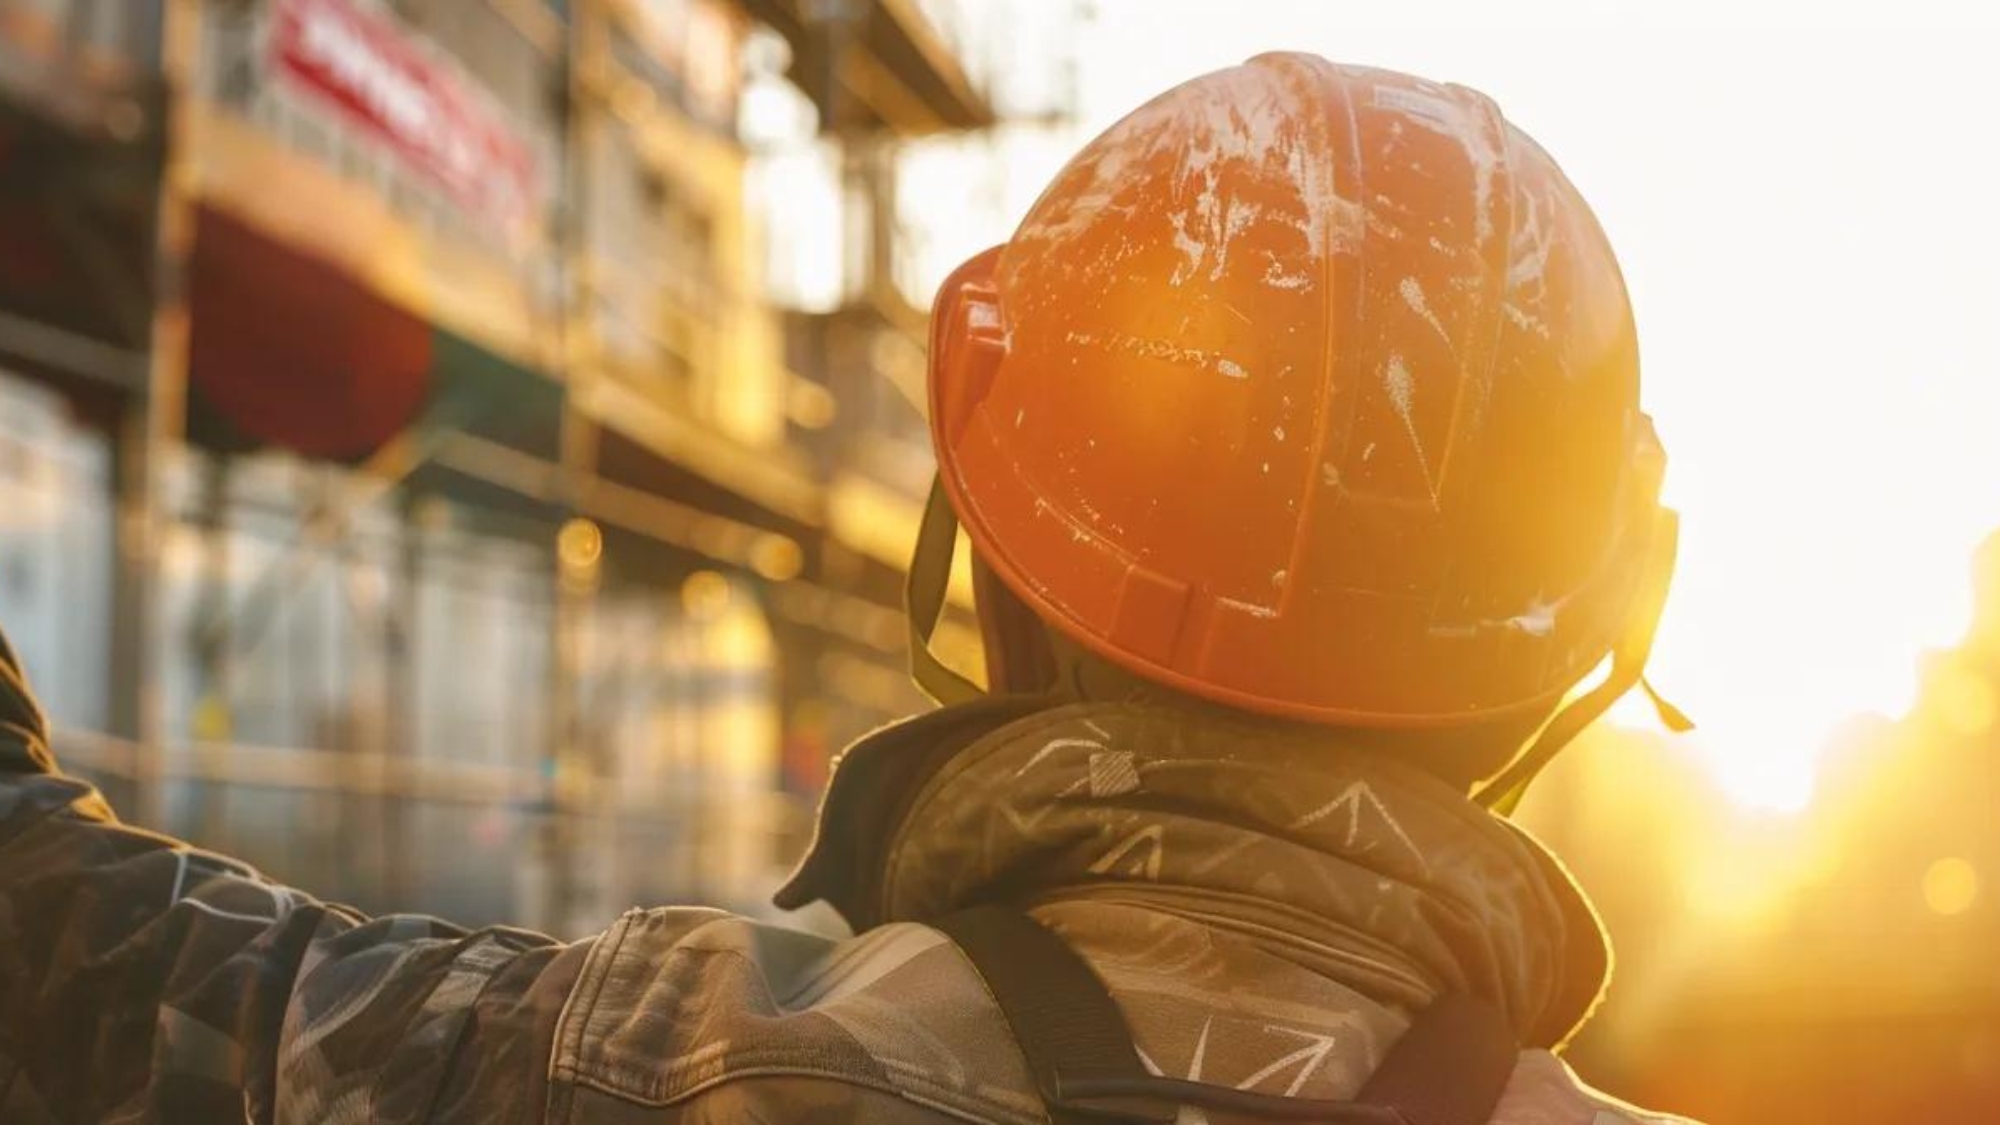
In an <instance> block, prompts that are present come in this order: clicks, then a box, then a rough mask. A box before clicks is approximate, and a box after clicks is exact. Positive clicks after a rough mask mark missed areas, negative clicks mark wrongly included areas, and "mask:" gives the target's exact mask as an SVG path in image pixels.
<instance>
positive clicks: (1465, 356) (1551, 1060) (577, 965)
mask: <svg viewBox="0 0 2000 1125" xmlns="http://www.w3.org/2000/svg"><path fill="white" fill-rule="evenodd" d="M933 322H934V328H933V337H932V348H931V356H930V363H931V368H930V393H931V424H932V428H933V431H934V436H935V439H936V451H937V459H938V465H939V484H938V487H937V490H936V491H935V493H934V496H933V503H932V507H931V510H930V514H929V516H928V518H927V519H926V522H925V527H924V533H923V537H922V542H921V543H920V545H919V548H918V555H917V558H916V560H915V563H914V565H913V568H912V578H911V589H910V599H911V606H910V608H911V621H912V640H913V649H914V652H915V654H916V666H917V671H918V674H919V678H920V679H921V680H922V681H923V682H924V683H925V684H926V685H927V686H928V687H930V688H931V689H932V691H933V692H934V694H936V695H938V696H939V697H941V699H942V700H944V701H945V702H947V703H948V704H949V705H948V706H945V707H943V708H941V709H939V710H937V711H934V712H932V713H929V714H925V715H922V716H919V717H917V718H913V719H911V720H909V721H907V722H905V723H902V724H899V725H896V726H892V727H890V728H887V729H885V730H882V731H880V732H878V733H876V734H874V735H871V736H869V737H867V738H864V739H863V740H861V741H860V742H859V743H858V744H856V745H855V746H853V747H852V748H851V749H849V750H848V751H847V753H846V754H845V756H844V757H843V759H842V761H841V763H840V764H839V766H838V768H837V769H836V771H835V775H834V778H833V780H832V782H831V787H830V789H829V791H828V793H827V796H826V800H825V804H824V807H823V810H822V814H821V819H820V824H819V831H818V834H817V837H816V839H815V840H814V842H813V845H812V848H811V850H810V853H809V854H808V855H807V856H806V858H805V860H804V861H803V863H802V864H801V865H800V867H799V869H798V871H797V873H796V875H795V877H794V878H793V880H792V882H791V884H790V885H789V886H787V887H786V888H785V889H784V891H783V892H782V893H781V895H780V899H779V901H780V903H781V905H786V906H796V905H804V904H807V903H810V902H813V901H815V900H823V901H825V902H827V903H829V904H831V905H832V906H833V907H835V908H837V909H838V910H839V912H840V913H841V914H842V915H844V916H845V917H846V918H847V920H848V921H849V922H850V923H852V925H853V928H854V930H855V933H856V936H854V937H852V938H850V939H847V940H844V941H832V940H827V939H823V938H820V937H816V936H809V935H806V934H801V933H795V932H790V931H786V930H781V929H776V928H771V927H767V926H763V925H759V924H756V923H753V922H750V921H748V920H745V919H742V918H737V917H732V916H730V915H727V914H724V913H720V912H717V911H713V910H705V909H692V908H659V909H641V910H634V911H632V912H630V913H628V914H626V915H625V916H624V917H623V918H621V919H619V920H618V921H617V922H616V923H615V924H614V925H612V927H611V928H610V929H608V930H607V931H605V932H604V933H603V934H601V935H599V936H597V937H595V938H593V939H590V940H586V941H582V942H577V943H574V944H563V943H559V942H555V941H552V940H550V939H547V938H544V937H539V936H536V935H533V934H529V933H524V932H520V931H516V930H505V929H493V930H484V931H479V932H476V933H468V932H466V931H464V930H461V929H458V928H455V927H453V926H450V925H448V924H446V923H443V922H439V921H435V920H432V919H428V918H421V917H405V916H398V917H387V918H378V919H374V920H369V919H367V918H363V917H359V916H357V915H356V914H354V913H353V912H351V911H348V910H346V909H343V908H341V907H338V906H333V905H329V904H325V903H321V902H317V901H315V900H313V899H311V898H309V897H307V896H305V895H303V894H300V893H298V892H296V891H293V890H290V889H287V888H284V887H280V886H276V885H273V884H271V883H269V882H267V881H265V880H263V879H261V878H260V877H259V876H257V875H256V874H255V873H254V872H252V871H250V870H248V869H247V868H245V867H243V866H242V865H240V864H237V863H235V862H233V861H230V860H227V859H224V858H221V857H219V856H215V855H211V854H208V853H205V852H201V851H197V850H195V849H193V848H190V847H188V846H187V845H184V844H181V843H178V842H176V841H173V840H170V839H166V838H163V837H160V836H155V835H151V834H149V833H146V832H143V831H140V830H137V829H134V828H129V827H125V826H123V825H120V824H119V823H118V822H117V821H116V820H115V819H113V817H112V814H111V813H110V812H109V810H107V809H106V807H105V806H104V804H103V802H102V801H101V800H100V799H99V797H98V796H97V794H96V793H95V792H94V791H93V790H91V789H90V788H89V787H88V786H87V785H84V784H83V783H81V782H78V781H76V780H73V779H69V778H66V777H63V776H62V775H61V774H60V773H59V772H58V771H57V768H56V765H55V763H54V762H53V760H52V759H51V757H50V755H49V752H48V749H47V738H46V732H45V731H44V729H43V726H42V724H41V720H40V719H39V717H38V715H37V713H36V710H35V708H34V705H33V703H32V701H31V699H30V697H29V695H28V691H27V688H26V686H25V683H24V681H23V680H22V678H21V676H20V673H19V672H18V670H17V669H16V668H15V667H14V665H13V662H12V660H11V657H9V658H8V659H7V660H6V661H5V662H4V663H5V665H6V674H5V689H4V692H0V696H4V700H0V708H4V711H5V716H6V719H5V721H6V726H5V728H4V735H0V1119H4V1120H5V1121H7V1122H10V1123H22V1125H27V1123H35V1122H44V1121H50V1122H54V1121H63V1122H70V1121H140V1120H169V1121H220V1120H238V1119H244V1120H254V1121H273V1120H275V1121H284V1122H362V1121H368V1122H418V1121H425V1122H429V1121H443V1122H460V1121H467V1122H469V1121H548V1122H578V1123H582V1122H591V1123H596V1122H618V1123H637V1122H660V1123H665V1122H686V1123H693V1122H748V1121H769V1122H778V1121H784V1122H846V1121H866V1122H888V1123H896V1122H910V1123H914V1122H939V1123H942V1122H953V1121H955V1122H1040V1121H1050V1122H1055V1123H1058V1125H1071V1123H1080V1122H1154V1123H1167V1122H1176V1121H1178V1122H1183V1123H1188V1122H1207V1123H1210V1125H1226V1123H1235V1122H1263V1121H1316V1122H1385V1123H1386V1122H1402V1123H1408V1125H1418V1123H1421V1125H1475V1123H1479V1122H1488V1121H1491V1122H1499V1123H1504V1125H1618V1123H1634V1122H1644V1121H1658V1120H1661V1119H1660V1118H1656V1117H1649V1116H1647V1115H1645V1114H1642V1113H1640V1112H1638V1111H1635V1110H1633V1109H1631V1108H1629V1107H1627V1106H1624V1105H1622V1104H1619V1103H1617V1102H1615V1101H1613V1100H1611V1099H1608V1098H1606V1097H1604V1096H1602V1095H1600V1094H1597V1093H1595V1092H1593V1091H1592V1090H1591V1089H1589V1088H1588V1087H1586V1086H1584V1085H1583V1084H1582V1083H1580V1082H1579V1081H1578V1080H1577V1079H1576V1078H1575V1077H1574V1076H1573V1075H1572V1074H1571V1073H1570V1072H1569V1070H1568V1069H1567V1068H1566V1067H1565V1065H1564V1064H1563V1063H1562V1062H1561V1061H1559V1060H1558V1058H1557V1056H1556V1055H1555V1054H1553V1053H1552V1051H1554V1050H1555V1049H1557V1048H1558V1047H1559V1046H1560V1045H1561V1044H1562V1043H1563V1042H1564V1040H1565V1039H1566V1038H1567V1037H1568V1036H1569V1035H1570V1034H1571V1033H1572V1032H1573V1031H1574V1030H1575V1029H1576V1027H1577V1025H1578V1024H1579V1022H1580V1021H1581V1020H1582V1019H1583V1018H1584V1016H1585V1015H1586V1013H1588V1012H1589V1010H1590V1009H1591V1007H1592V1005H1593V1004H1594V1003H1595V1002H1596V1000H1597V998H1598V995H1599V992H1600V990H1601V989H1602V987H1603V984H1604V978H1605V972H1606V965H1607V961H1608V956H1607V952H1606V946H1605V940H1604V937H1603V935H1602V934H1601V933H1600V931H1599V927H1598V925H1597V923H1596V921H1595V920H1594V917H1593V915H1592V912H1591V909H1590V907H1589V905H1588V904H1587V902H1586V901H1585V899H1584V897H1583V895H1582V894H1581V892H1579V891H1578V889H1577V888H1576V887H1575V886H1574V885H1573V884H1572V882H1571V880H1570V879H1569V877H1568V876H1567V875H1566V874H1565V873H1564V871H1563V869H1562V868H1561V867H1560V866H1559V865H1558V864H1557V863H1556V862H1555V861H1554V860H1553V859H1552V858H1551V857H1550V856H1549V855H1548V854H1547V853H1546V852H1544V851H1543V849H1542V848H1541V847H1540V846H1539V845H1537V844H1536V843H1535V842H1534V841H1533V840H1532V839H1530V838H1529V837H1528V836H1526V835H1525V834H1523V833H1522V832H1521V831H1520V830H1518V829H1516V828H1515V827H1514V826H1513V825H1511V824H1510V823H1509V822H1508V821H1507V820H1506V819H1505V818H1504V816H1502V815H1496V810H1501V811H1504V810H1506V809H1508V808H1510V807H1511V803H1512V801H1513V800H1514V799H1515V798H1516V797H1518V794H1519V791H1520V787H1521V785H1522V784H1524V783H1525V781H1526V780H1527V779H1528V778H1530V777H1532V775H1533V774H1534V772H1535V771H1536V770H1537V769H1538V768H1539V767H1540V766H1541V764H1543V763H1544V762H1546V761H1547V759H1548V757H1549V755H1550V754H1552V753H1553V752H1554V751H1555V750H1556V749H1558V748H1559V747H1560V746H1561V745H1562V744H1563V743H1565V742H1566V741H1568V740H1569V739H1570V738H1571V737H1572V736H1574V735H1575V734H1576V733H1577V731H1578V730H1580V729H1581V728H1582V727H1583V726H1584V725H1585V724H1586V723H1587V722H1588V721H1589V720H1590V719H1591V718H1592V717H1594V716H1596V715H1597V714H1599V713H1601V712H1602V711H1603V709H1604V707H1605V706H1607V705H1608V704H1609V703H1610V702H1611V701H1612V699H1614V698H1615V697H1617V696H1618V695H1619V694H1621V693H1623V692H1624V691H1626V690H1627V689H1629V688H1631V687H1632V686H1634V685H1635V684H1637V683H1639V680H1640V672H1641V670H1642V667H1643V664H1644V661H1645V658H1646V654H1647V650H1648V648H1649V646H1650V640H1651V636H1652V631H1653V627H1654V623H1655V621H1656V619H1657V617H1658V615H1659V612H1660V607H1661V604H1662V601H1663V599H1664V596H1665V590H1666V584H1667V578H1668V575H1669V572H1670V570H1671V566H1672V559H1673V545H1674V523H1673V518H1672V516H1671V514H1670V513H1668V512H1666V511H1665V510H1663V509H1662V508H1661V507H1660V505H1659V502H1658V494H1659V486H1660V478H1661V472H1662V463H1663V459H1662V453H1661V450H1660V447H1659V445H1658V443H1657V442H1656V440H1655V438H1654V435H1653V430H1652V427H1651V425H1650V423H1649V421H1648V420H1647V418H1646V416H1645V415H1644V414H1643V413H1641V412H1640V409H1639V404H1638V370H1637V353H1636V346H1635V339H1634V332H1633V325H1632V319H1631V313H1630V309H1629V307H1628V303H1627V299H1626V294H1625V289H1624V286H1623V283H1622V282H1621V280H1620V277H1619V273H1618V268H1617V265H1616V262H1615V261H1614V259H1613V256H1612V253H1611V250H1610V248H1609V246H1608V245H1607V243H1606V241H1605V238H1604V235H1603V233H1602V232H1601V231H1600V230H1599V228H1598V226H1597V224H1596V222H1595V221H1594V219H1593V218H1592V216H1591V213H1590V211H1589V210H1588V208H1587V207H1586V206H1585V204H1584V202H1583V200H1582V199H1581V198H1580V197H1579V196H1578V194H1577V192H1576V191H1575V189H1574V188H1573V187H1572V186H1571V185H1570V184H1569V182H1568V181H1567V180H1566V179H1565V178H1564V177H1563V175H1562V173H1561V172H1560V171H1559V170H1558V169H1557V167H1556V165H1555V163H1554V162H1553V161H1552V160H1550V158H1549V157H1548V155H1547V154H1546V153H1544V152H1543V151H1542V150H1541V149H1540V148H1538V147H1537V146H1536V145H1535V144H1534V142H1533V141H1531V140H1529V139H1528V137H1527V136H1526V135H1525V134H1523V133H1521V132H1520V131H1519V130H1517V129H1515V128H1514V127H1513V126H1511V125H1509V124H1508V123H1507V121H1506V120H1505V119H1504V118H1503V117H1502V116H1501V115H1500V113H1499V111H1498V110H1497V109H1496V108H1495V107H1494V106H1493V104H1492V103H1491V102H1489V101H1488V100H1487V99H1486V98H1484V97H1482V96H1481V95H1479V94H1477V93H1474V92H1473V91H1470V90H1467V89H1464V88H1461V87H1456V86H1444V85H1437V84H1433V83H1431V82H1427V81H1423V80H1421V79H1418V78H1413V77H1409V76H1407V75H1402V74H1396V73H1391V72H1387V71H1380V70H1370V69H1362V68H1355V67H1345V66H1336V65H1333V64H1331V63H1328V62H1326V61H1325V60H1322V59H1319V58H1316V57H1312V56H1308V55H1297V54H1278V55H1265V56H1260V57H1258V58H1255V59H1252V60H1251V61H1249V62H1248V63H1246V64H1244V65H1242V66H1239V67H1234V68H1231V69H1228V70H1224V71H1220V72H1217V73H1214V74H1210V75H1207V76H1205V77H1202V78H1198V79H1195V80H1194V81H1192V82H1189V83H1187V84H1185V85H1182V86H1180V87H1178V88H1176V89H1173V90H1170V91H1168V92H1167V93H1165V94H1163V95H1162V96H1160V97H1159V98H1157V99H1155V100H1154V101H1152V102H1151V103H1149V104H1147V105H1146V106H1144V107H1142V108H1140V109H1139V110H1137V111H1136V112H1134V113H1133V114H1132V115H1130V116H1129V117H1127V118H1125V119H1124V120H1123V121H1121V122H1119V123H1118V124H1116V125H1114V126H1113V127H1112V128H1111V129H1110V130H1109V131H1108V132H1106V133H1105V134H1103V135H1102V136H1101V137H1099V138H1097V139H1096V140H1095V141H1093V142H1092V143H1091V144H1090V145H1088V146H1087V147H1086V148H1084V149H1083V151H1082V152H1081V153H1080V154H1079V155H1078V156H1077V157H1076V158H1075V159H1074V160H1072V161H1071V162H1070V164H1069V165H1068V166H1067V167H1066V168H1065V169H1064V170H1063V171H1062V172H1061V174H1060V175H1058V176H1057V177H1056V179H1055V181H1054V183H1053V184H1051V185H1050V187H1049V189H1048V191H1047V192H1046V193H1045V194H1044V195H1043V196H1042V198H1041V199H1040V201H1039V202H1037V203H1036V204H1035V206H1034V208H1033V210H1032V211H1031V212H1030V213H1029V214H1028V216H1027V218H1026V219H1025V221H1024V222H1023V223H1022V224H1021V227H1020V229H1019V230H1018V232H1017V233H1016V234H1015V236H1014V237H1013V239H1012V240H1011V241H1009V242H1008V243H1007V244H1006V245H1004V246H1001V247H999V248H997V249H995V250H992V251H989V252H987V253H984V254H981V255H979V256H978V257H976V258H974V259H973V260H972V261H970V262H968V263H967V264H966V265H965V266H964V267H963V268H961V269H960V270H959V271H958V272H957V273H956V274H955V275H954V276H953V277H952V278H951V279H950V280H949V281H948V282H947V283H946V284H945V286H944V288H943V291H942V292H941V293H940V295H939V297H938V301H937V305H936V309H935V314H934V318H933ZM954 525H957V526H961V527H963V529H964V530H965V532H966V533H967V534H968V536H969V538H970V541H971V543H972V544H973V547H974V550H975V552H976V557H977V568H976V596H977V602H978V608H979V613H980V617H981V621H982V624H983V626H984V630H985V642H986V656H987V680H988V683H987V684H986V686H985V687H984V688H983V689H982V688H979V687H976V686H975V685H974V684H973V683H971V682H970V681H969V680H966V679H963V678H961V677H959V676H958V674H956V673H954V672H952V671H951V670H949V669H948V668H946V667H945V666H944V665H943V664H941V663H939V662H938V661H937V660H936V659H935V658H933V657H932V656H931V655H930V650H929V645H928V634H929V632H930V631H931V629H932V628H933V627H934V625H935V622H936V618H937V614H938V610H939V606H940V604H941V602H942V600H943V597H944V587H945V576H946V575H947V573H948V572H949V568H950V557H949V556H950V554H951V545H952V544H953V543H954V542H955V538H956V537H955V531H954ZM1607 662H1608V672H1606V673H1605V675H1604V678H1603V679H1602V681H1601V683H1599V684H1598V685H1597V686H1595V687H1591V688H1589V689H1588V690H1582V691H1579V690H1578V685H1579V684H1580V683H1583V682H1584V681H1586V679H1587V678H1588V677H1589V675H1590V674H1591V673H1592V671H1593V670H1594V669H1598V668H1600V667H1602V666H1605V665H1606V664H1607Z"/></svg>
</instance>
